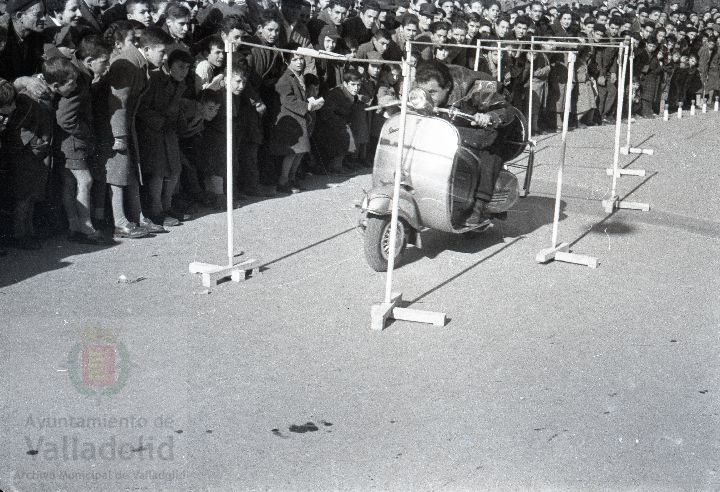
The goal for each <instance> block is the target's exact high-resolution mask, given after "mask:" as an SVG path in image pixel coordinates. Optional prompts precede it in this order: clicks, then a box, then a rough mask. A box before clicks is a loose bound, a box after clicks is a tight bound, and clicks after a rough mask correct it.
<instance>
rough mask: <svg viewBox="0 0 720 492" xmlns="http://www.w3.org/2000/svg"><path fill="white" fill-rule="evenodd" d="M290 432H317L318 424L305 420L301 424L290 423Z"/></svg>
mask: <svg viewBox="0 0 720 492" xmlns="http://www.w3.org/2000/svg"><path fill="white" fill-rule="evenodd" d="M289 430H290V432H295V433H296V434H305V433H306V432H317V431H318V430H320V429H318V426H317V425H315V424H314V423H313V422H306V423H304V424H302V425H295V424H293V425H291V426H290V427H289Z"/></svg>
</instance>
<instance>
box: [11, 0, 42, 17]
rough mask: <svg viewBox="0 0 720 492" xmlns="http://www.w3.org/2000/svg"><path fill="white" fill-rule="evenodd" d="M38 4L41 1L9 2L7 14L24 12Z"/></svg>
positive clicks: (22, 0) (15, 0)
mask: <svg viewBox="0 0 720 492" xmlns="http://www.w3.org/2000/svg"><path fill="white" fill-rule="evenodd" d="M38 3H40V0H8V2H7V4H6V5H5V12H7V13H8V14H14V13H16V12H23V11H24V10H27V9H29V8H30V7H32V6H33V5H35V4H38Z"/></svg>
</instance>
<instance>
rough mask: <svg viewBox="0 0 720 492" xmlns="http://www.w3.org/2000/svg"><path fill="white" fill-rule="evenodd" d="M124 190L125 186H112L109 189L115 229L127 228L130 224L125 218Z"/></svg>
mask: <svg viewBox="0 0 720 492" xmlns="http://www.w3.org/2000/svg"><path fill="white" fill-rule="evenodd" d="M124 188H125V187H124V186H116V185H110V188H109V189H108V192H109V193H110V203H111V204H112V213H113V221H114V222H115V227H125V226H126V225H128V223H129V222H130V221H129V220H128V219H127V217H126V216H125V199H124V191H125V190H124Z"/></svg>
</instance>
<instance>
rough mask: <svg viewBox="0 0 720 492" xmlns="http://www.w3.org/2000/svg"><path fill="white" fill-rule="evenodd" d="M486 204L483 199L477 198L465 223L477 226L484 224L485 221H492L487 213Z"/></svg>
mask: <svg viewBox="0 0 720 492" xmlns="http://www.w3.org/2000/svg"><path fill="white" fill-rule="evenodd" d="M485 207H486V204H485V202H484V201H482V200H475V205H474V206H473V211H472V213H471V214H470V215H469V216H468V218H467V219H465V225H466V226H468V227H475V226H480V225H483V223H484V222H486V221H487V222H490V220H489V219H488V218H487V216H486V214H485Z"/></svg>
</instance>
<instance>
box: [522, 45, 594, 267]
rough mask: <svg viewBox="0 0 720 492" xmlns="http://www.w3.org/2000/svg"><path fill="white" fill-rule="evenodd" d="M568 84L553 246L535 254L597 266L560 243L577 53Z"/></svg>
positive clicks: (539, 258)
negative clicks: (564, 175)
mask: <svg viewBox="0 0 720 492" xmlns="http://www.w3.org/2000/svg"><path fill="white" fill-rule="evenodd" d="M567 56H568V70H567V73H568V75H567V84H566V85H565V107H564V108H563V126H562V145H561V147H560V167H559V168H558V175H557V187H556V189H555V213H554V215H553V230H552V247H550V248H547V249H544V250H542V251H540V252H539V253H538V254H537V255H535V261H537V262H538V263H547V262H549V261H550V260H553V259H554V260H556V261H563V262H567V263H575V264H578V265H586V266H589V267H590V268H597V265H598V260H597V258H593V257H591V256H585V255H578V254H574V253H570V245H569V244H568V243H562V244H558V228H559V223H560V204H561V203H562V185H563V170H564V169H565V153H566V151H567V133H568V123H569V120H570V104H571V102H572V86H573V78H574V75H575V58H576V56H577V55H576V54H575V53H568V55H567Z"/></svg>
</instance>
